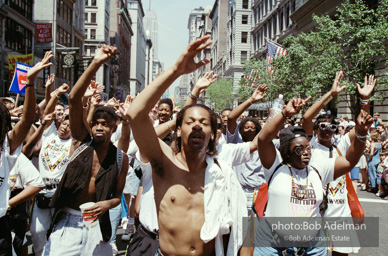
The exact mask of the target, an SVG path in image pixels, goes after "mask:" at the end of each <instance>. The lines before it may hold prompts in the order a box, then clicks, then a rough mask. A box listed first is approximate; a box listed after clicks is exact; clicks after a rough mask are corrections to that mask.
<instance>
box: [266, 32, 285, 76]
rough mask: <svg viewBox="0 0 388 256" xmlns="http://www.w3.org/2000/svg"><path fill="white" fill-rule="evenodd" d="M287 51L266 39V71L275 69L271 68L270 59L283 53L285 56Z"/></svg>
mask: <svg viewBox="0 0 388 256" xmlns="http://www.w3.org/2000/svg"><path fill="white" fill-rule="evenodd" d="M287 54H288V52H287V51H286V50H285V49H283V48H282V47H280V46H277V45H276V44H274V43H271V42H270V41H268V40H267V70H268V72H271V73H272V72H274V71H275V69H273V68H272V66H271V65H270V64H271V62H272V60H273V59H274V58H276V57H277V56H280V55H284V56H286V55H287Z"/></svg>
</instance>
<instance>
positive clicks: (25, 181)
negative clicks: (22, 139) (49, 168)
mask: <svg viewBox="0 0 388 256" xmlns="http://www.w3.org/2000/svg"><path fill="white" fill-rule="evenodd" d="M9 186H10V188H11V190H13V189H22V188H25V187H27V186H35V187H40V188H42V187H44V186H45V184H44V182H43V179H42V177H40V174H39V171H38V170H37V169H36V168H35V166H34V165H33V164H32V162H31V161H30V160H29V159H28V158H27V157H26V156H25V155H24V154H23V153H22V154H20V156H19V157H18V159H17V161H16V164H15V166H14V167H13V168H12V170H11V173H10V174H9Z"/></svg>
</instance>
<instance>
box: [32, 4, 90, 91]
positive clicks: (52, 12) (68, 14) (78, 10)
mask: <svg viewBox="0 0 388 256" xmlns="http://www.w3.org/2000/svg"><path fill="white" fill-rule="evenodd" d="M84 11H85V2H84V1H72V0H64V1H61V0H55V1H45V0H35V3H34V14H33V21H34V23H36V24H37V31H36V34H37V35H36V36H35V47H34V51H35V55H37V56H41V57H43V55H44V53H45V52H46V51H48V50H50V49H51V50H52V51H53V54H54V58H53V59H52V60H51V61H52V62H53V63H54V65H53V66H52V67H51V68H50V69H46V70H44V72H43V80H42V83H43V85H44V83H45V81H44V80H45V79H47V77H48V75H49V74H50V73H55V84H54V88H56V87H58V86H60V85H61V84H63V83H67V84H69V85H70V86H73V85H74V84H75V82H76V60H77V59H79V58H82V56H83V54H84V51H83V45H84V40H85V34H84V29H85V27H84V26H85V22H84V15H85V12H84ZM38 24H39V26H41V25H43V26H48V25H51V30H52V32H51V34H52V38H51V40H44V39H45V38H44V37H42V34H41V31H38ZM43 35H44V34H43ZM37 92H38V95H39V97H40V94H43V97H44V88H43V87H42V88H40V87H39V86H38V88H37Z"/></svg>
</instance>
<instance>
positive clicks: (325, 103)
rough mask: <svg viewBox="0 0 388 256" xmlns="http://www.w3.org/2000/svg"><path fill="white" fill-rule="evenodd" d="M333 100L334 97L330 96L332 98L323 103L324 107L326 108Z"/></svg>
mask: <svg viewBox="0 0 388 256" xmlns="http://www.w3.org/2000/svg"><path fill="white" fill-rule="evenodd" d="M332 99H333V96H331V95H330V97H329V98H328V99H327V100H325V102H323V105H324V106H326V105H327V104H329V102H330V101H331V100H332Z"/></svg>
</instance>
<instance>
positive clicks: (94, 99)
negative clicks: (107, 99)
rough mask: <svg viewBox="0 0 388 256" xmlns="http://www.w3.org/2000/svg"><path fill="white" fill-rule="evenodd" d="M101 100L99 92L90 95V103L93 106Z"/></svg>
mask: <svg viewBox="0 0 388 256" xmlns="http://www.w3.org/2000/svg"><path fill="white" fill-rule="evenodd" d="M100 102H101V95H100V94H99V93H95V94H93V96H92V97H90V104H91V105H93V106H97V105H98V104H99V103H100Z"/></svg>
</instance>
